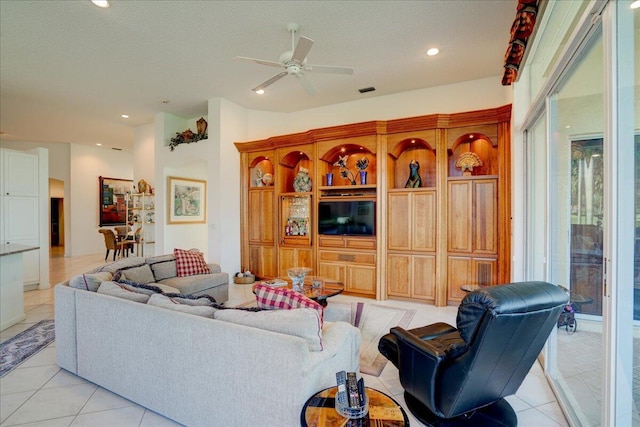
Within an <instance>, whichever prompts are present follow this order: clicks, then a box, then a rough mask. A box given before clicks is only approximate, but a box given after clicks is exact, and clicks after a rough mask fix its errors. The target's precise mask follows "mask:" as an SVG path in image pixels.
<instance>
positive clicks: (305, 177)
mask: <svg viewBox="0 0 640 427" xmlns="http://www.w3.org/2000/svg"><path fill="white" fill-rule="evenodd" d="M293 189H294V190H295V191H296V192H298V193H304V192H306V191H311V177H310V176H309V169H307V168H304V167H302V166H300V169H298V174H297V175H296V177H295V178H294V179H293Z"/></svg>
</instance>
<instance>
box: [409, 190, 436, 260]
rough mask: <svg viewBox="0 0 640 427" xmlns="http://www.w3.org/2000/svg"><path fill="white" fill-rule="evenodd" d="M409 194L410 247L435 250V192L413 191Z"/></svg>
mask: <svg viewBox="0 0 640 427" xmlns="http://www.w3.org/2000/svg"><path fill="white" fill-rule="evenodd" d="M411 196H412V204H411V205H412V209H411V211H412V218H411V249H413V250H423V251H431V252H435V250H436V229H437V226H436V224H437V220H436V192H435V191H428V192H425V193H414V194H412V195H411Z"/></svg>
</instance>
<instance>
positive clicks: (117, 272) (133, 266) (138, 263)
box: [63, 254, 229, 304]
mask: <svg viewBox="0 0 640 427" xmlns="http://www.w3.org/2000/svg"><path fill="white" fill-rule="evenodd" d="M207 266H208V267H209V270H211V273H210V274H197V275H193V276H186V277H177V270H176V259H175V257H174V256H173V255H172V254H169V255H159V256H154V257H149V258H143V257H129V258H121V259H119V260H117V261H114V262H110V263H108V264H104V265H102V266H100V267H98V268H96V269H94V270H92V271H90V272H88V273H89V274H93V273H96V272H108V273H111V274H112V275H114V278H115V279H116V280H118V279H120V278H122V279H125V280H128V281H131V282H136V283H139V284H143V285H155V286H159V287H160V288H161V289H162V290H163V291H164V292H174V293H178V294H185V295H186V294H189V295H209V296H211V297H213V298H215V300H216V302H218V303H220V304H223V303H224V302H226V301H227V300H228V299H229V274H228V273H224V272H222V271H221V268H220V265H218V264H215V263H208V264H207ZM76 279H77V278H76ZM63 284H65V285H68V284H69V281H66V282H64V283H63ZM72 286H73V284H72Z"/></svg>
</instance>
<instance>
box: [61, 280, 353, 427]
mask: <svg viewBox="0 0 640 427" xmlns="http://www.w3.org/2000/svg"><path fill="white" fill-rule="evenodd" d="M93 277H96V276H95V275H93ZM120 286H121V285H120V284H117V283H116V282H113V281H110V280H106V281H103V282H102V283H101V284H100V285H99V287H98V291H97V292H92V291H91V290H90V289H81V288H74V287H70V286H68V285H67V284H60V285H57V286H56V287H55V289H54V293H55V325H56V353H57V355H56V358H57V359H56V360H57V363H58V365H59V366H61V367H62V368H64V369H66V370H67V371H69V372H72V373H73V374H75V375H78V376H80V377H82V378H85V379H87V380H88V381H91V382H93V383H95V384H98V385H99V386H101V387H104V388H105V389H107V390H110V391H112V392H114V393H116V394H119V395H121V396H123V397H125V398H127V399H129V400H132V401H133V402H136V403H138V404H140V405H142V406H144V407H146V408H149V409H151V410H153V411H155V412H157V413H159V414H162V415H164V416H166V417H168V418H170V419H173V420H175V421H177V422H178V423H181V424H184V425H187V426H194V427H197V426H208V427H211V426H294V425H299V423H300V412H301V409H302V407H303V405H304V403H305V401H306V400H307V399H308V398H309V397H310V396H312V395H313V394H314V393H316V392H317V391H319V390H322V389H324V388H326V387H330V386H333V385H335V373H336V372H338V371H342V370H345V371H355V372H357V371H358V370H359V363H360V362H359V349H360V332H359V330H358V329H357V328H355V327H353V326H351V325H350V324H348V323H345V322H334V323H328V322H325V323H324V326H323V327H322V329H319V325H320V323H319V322H318V321H317V320H318V319H319V315H318V313H317V311H315V310H313V309H310V308H300V309H294V310H268V311H260V312H252V311H245V310H241V309H233V308H225V307H223V306H217V309H216V308H211V310H213V318H207V317H203V315H206V316H208V315H209V314H207V313H201V315H195V314H190V313H185V312H180V311H176V310H175V308H176V307H177V306H178V305H179V304H175V303H173V302H169V303H168V304H164V305H151V302H152V301H153V300H164V301H168V300H171V301H174V300H175V301H177V300H179V299H180V298H177V297H175V296H171V295H170V294H169V295H165V294H162V293H154V294H152V295H151V296H150V297H148V302H147V303H141V302H133V301H131V300H129V299H125V298H120V297H116V296H112V295H116V294H111V295H110V294H106V292H107V290H108V289H112V288H115V289H120ZM101 288H105V289H107V290H105V291H103V290H102V289H101ZM121 290H122V292H124V293H127V292H128V290H126V289H121ZM140 291H141V292H145V291H147V289H144V288H143V289H141V290H140ZM143 300H144V298H143ZM201 300H204V299H203V298H201ZM198 301H200V300H198ZM198 309H202V307H199V308H198ZM208 309H209V307H206V308H205V309H204V310H208ZM279 328H282V331H280V330H279ZM301 328H308V329H309V330H305V331H303V334H302V335H301V334H300V329H301ZM314 328H315V330H314ZM290 329H297V330H296V331H293V330H290ZM317 339H320V340H321V341H320V343H321V346H320V347H319V348H321V350H320V351H318V348H313V347H312V345H311V343H310V342H309V341H310V340H317Z"/></svg>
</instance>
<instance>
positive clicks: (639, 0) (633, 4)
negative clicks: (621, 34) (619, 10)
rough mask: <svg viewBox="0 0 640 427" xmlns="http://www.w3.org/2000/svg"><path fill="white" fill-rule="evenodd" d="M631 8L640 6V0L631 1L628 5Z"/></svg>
mask: <svg viewBox="0 0 640 427" xmlns="http://www.w3.org/2000/svg"><path fill="white" fill-rule="evenodd" d="M629 7H630V8H631V9H637V8H639V7H640V0H636V1H634V2H633V3H631V6H629Z"/></svg>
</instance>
